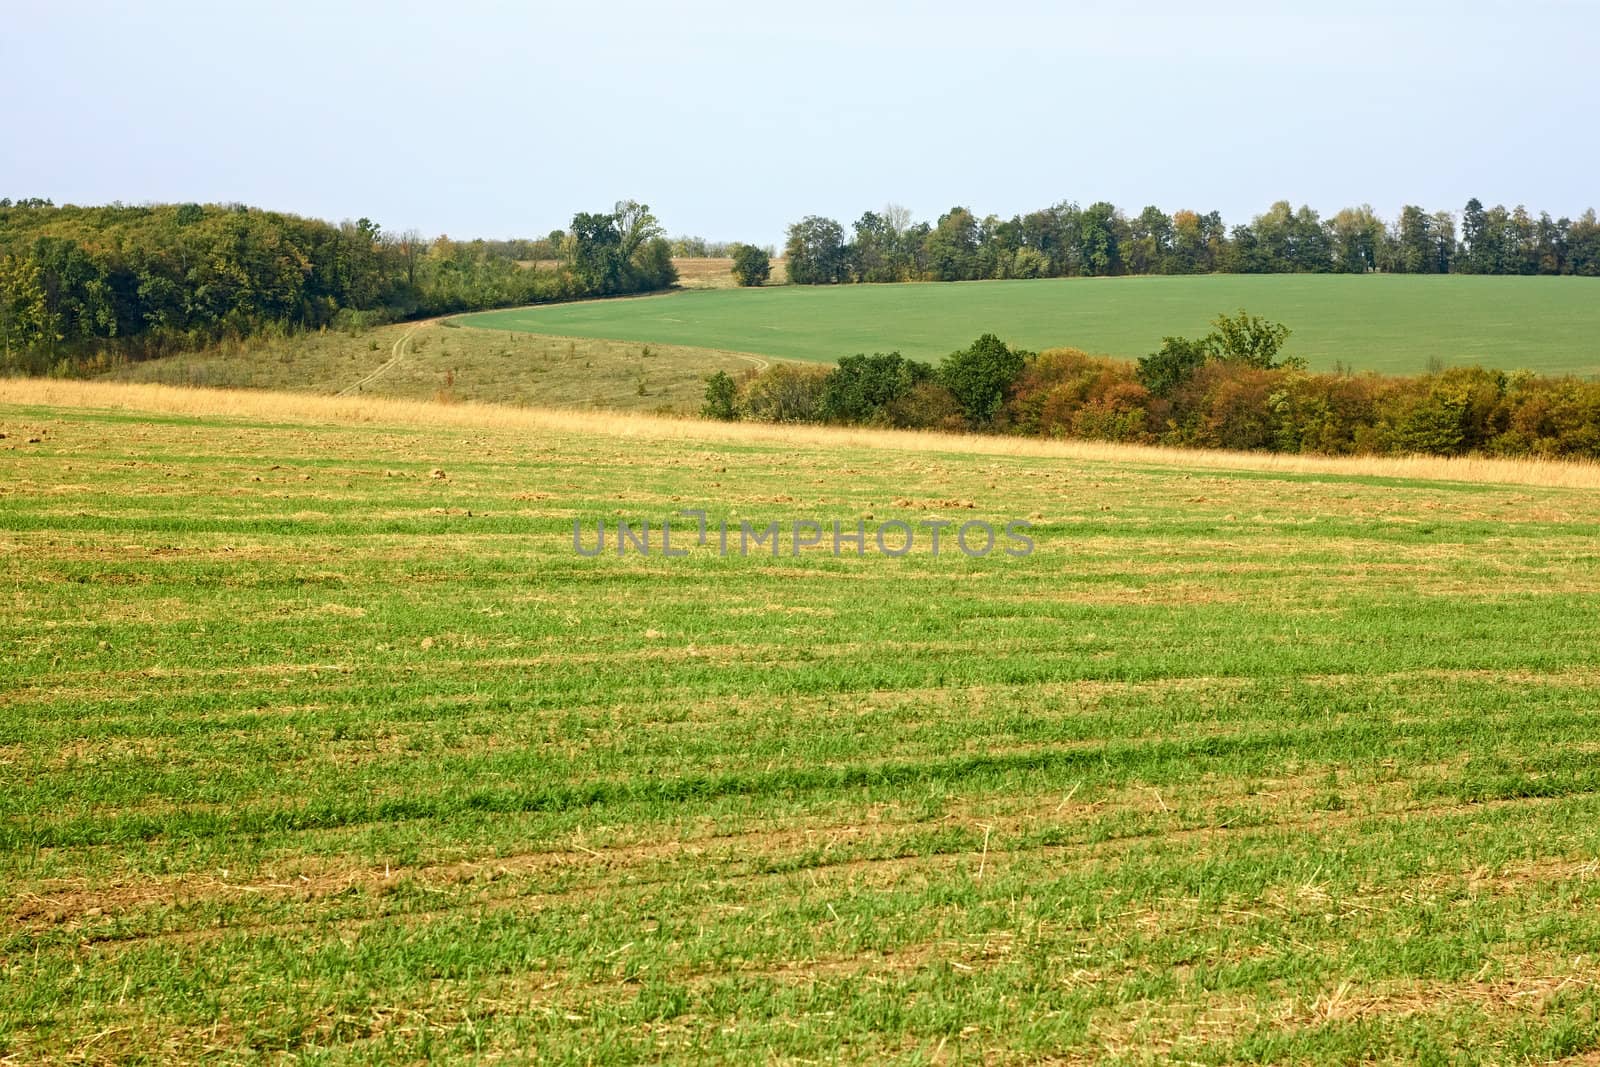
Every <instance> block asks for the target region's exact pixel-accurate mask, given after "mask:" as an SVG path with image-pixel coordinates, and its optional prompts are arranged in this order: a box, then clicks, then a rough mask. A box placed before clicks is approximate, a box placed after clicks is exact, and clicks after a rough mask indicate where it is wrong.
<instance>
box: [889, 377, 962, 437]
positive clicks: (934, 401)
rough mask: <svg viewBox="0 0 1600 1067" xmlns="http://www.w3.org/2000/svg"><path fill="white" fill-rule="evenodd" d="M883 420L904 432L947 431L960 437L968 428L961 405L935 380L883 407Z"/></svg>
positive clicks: (922, 383) (907, 392) (925, 382)
mask: <svg viewBox="0 0 1600 1067" xmlns="http://www.w3.org/2000/svg"><path fill="white" fill-rule="evenodd" d="M880 420H881V421H882V423H883V424H884V425H886V426H892V427H894V428H895V429H900V430H943V431H946V432H949V433H956V432H959V431H960V430H963V429H965V428H966V420H965V419H964V418H963V417H962V414H961V405H960V404H957V403H956V398H955V397H954V396H952V395H951V393H950V390H948V389H946V388H945V387H944V386H942V385H940V384H939V383H938V382H936V381H934V380H932V379H931V378H930V379H928V380H927V381H922V382H918V383H917V384H916V385H913V386H912V387H911V388H910V389H908V390H906V391H905V392H904V393H902V394H901V395H899V396H897V397H895V398H894V399H893V400H891V401H890V402H889V403H887V404H885V405H884V406H883V409H882V411H881V414H880Z"/></svg>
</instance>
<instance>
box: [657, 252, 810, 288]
mask: <svg viewBox="0 0 1600 1067" xmlns="http://www.w3.org/2000/svg"><path fill="white" fill-rule="evenodd" d="M672 265H673V266H674V267H677V268H678V284H679V285H680V286H682V287H683V288H685V289H733V288H736V287H737V285H738V283H737V282H736V281H734V277H733V260H732V259H728V258H716V257H686V256H677V257H675V258H674V259H673V260H672ZM788 279H789V275H788V270H787V265H786V264H785V262H784V260H783V258H782V257H781V256H780V257H778V258H777V259H774V260H773V261H772V277H771V278H770V279H768V281H767V284H768V285H782V284H784V282H786V281H788Z"/></svg>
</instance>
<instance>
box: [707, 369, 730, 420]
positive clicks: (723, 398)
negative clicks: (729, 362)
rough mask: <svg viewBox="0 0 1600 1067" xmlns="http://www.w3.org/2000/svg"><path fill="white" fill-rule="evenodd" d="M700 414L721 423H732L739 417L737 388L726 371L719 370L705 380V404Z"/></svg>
mask: <svg viewBox="0 0 1600 1067" xmlns="http://www.w3.org/2000/svg"><path fill="white" fill-rule="evenodd" d="M700 414H701V415H703V416H704V417H706V418H708V419H721V420H722V421H723V422H733V421H734V420H735V419H737V418H738V417H739V408H738V386H737V385H735V384H734V381H733V379H732V378H731V377H729V376H728V372H727V371H720V370H719V371H717V373H715V374H713V375H712V376H711V377H709V378H707V379H706V403H705V406H704V407H703V408H701V409H700Z"/></svg>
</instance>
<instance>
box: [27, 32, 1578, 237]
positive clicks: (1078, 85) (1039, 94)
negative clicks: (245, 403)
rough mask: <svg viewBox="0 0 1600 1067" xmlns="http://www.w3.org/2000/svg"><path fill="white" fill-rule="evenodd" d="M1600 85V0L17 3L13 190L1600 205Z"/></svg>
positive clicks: (484, 224)
mask: <svg viewBox="0 0 1600 1067" xmlns="http://www.w3.org/2000/svg"><path fill="white" fill-rule="evenodd" d="M1200 8H1208V9H1209V10H1208V11H1205V12H1202V11H1200V10H1199V9H1200ZM1597 70H1600V4H1597V3H1595V2H1590V0H1518V2H1514V3H1512V2H1504V0H1458V2H1455V3H1446V2H1437V3H1435V2H1427V3H1405V2H1398V0H1397V2H1387V3H1384V2H1375V0H1349V2H1342V3H1329V4H1323V5H1315V6H1314V5H1290V4H1267V3H1241V2H1235V3H1228V4H1196V3H1178V2H1159V3H1158V2H1149V3H1121V4H1116V3H1095V2H1081V3H1058V4H1049V3H1011V2H1005V0H995V2H987V3H976V4H975V3H963V4H955V3H921V4H872V3H867V2H857V3H835V2H823V3H809V2H801V3H793V4H786V5H782V6H781V7H780V6H777V5H771V4H759V3H749V2H746V3H706V4H699V3H688V2H685V3H680V4H673V3H666V2H657V3H650V4H644V3H616V4H603V5H596V6H592V7H586V6H584V5H581V4H577V3H566V4H561V5H546V4H531V5H529V4H524V5H512V4H504V5H500V4H489V3H480V2H476V0H464V2H457V3H439V2H437V0H435V2H431V3H427V4H378V3H351V4H341V3H337V2H331V0H330V2H325V3H317V4H308V3H299V2H288V3H276V4H271V5H267V4H252V3H249V2H245V3H240V4H237V5H236V4H227V3H215V2H209V3H192V4H191V3H169V2H163V0H151V2H149V3H147V4H142V5H134V4H101V3H72V2H70V0H61V2H55V3H39V2H35V0H20V2H19V0H9V2H8V3H7V4H6V6H5V12H4V18H3V19H0V99H4V100H6V101H7V102H8V104H9V106H8V107H7V108H6V119H5V126H4V135H3V137H0V196H12V197H19V196H48V197H51V198H53V199H54V200H55V201H56V202H57V203H63V202H76V203H98V202H104V201H109V200H123V201H126V202H141V201H148V200H159V201H183V200H201V201H232V200H240V201H245V202H248V203H252V204H259V205H262V206H265V207H273V208H279V209H283V210H289V211H296V212H300V213H304V214H309V215H316V216H320V217H325V218H330V219H335V220H338V219H341V218H353V217H356V216H359V215H368V216H370V217H372V218H373V219H375V220H377V221H378V222H379V223H380V224H382V225H383V226H385V227H388V228H392V229H403V228H406V227H412V226H414V227H417V228H419V229H421V230H423V231H424V232H426V233H429V234H437V233H448V234H450V235H451V236H452V237H472V236H513V235H537V234H542V233H544V232H547V231H548V230H550V229H552V228H554V227H559V226H565V225H566V224H567V222H568V221H569V220H570V218H571V216H572V214H573V212H574V211H578V210H600V209H604V208H607V207H609V205H610V204H611V203H612V202H613V201H615V200H617V199H619V198H622V197H633V198H637V199H640V200H643V201H645V202H647V203H649V204H650V205H651V206H652V207H653V208H654V209H655V212H656V214H657V215H658V216H659V217H660V218H661V220H662V222H663V223H664V224H665V225H666V227H667V228H668V230H669V231H671V232H673V233H694V234H699V235H702V236H705V237H709V238H714V239H744V240H755V241H760V242H763V243H768V242H773V243H775V242H778V241H779V240H781V236H782V233H783V230H784V227H785V226H786V225H787V224H788V223H790V222H792V221H794V220H795V219H798V218H799V217H801V216H802V215H806V214H826V215H832V216H834V217H836V218H838V219H839V220H840V221H841V222H845V223H846V224H848V223H849V221H850V220H852V219H854V218H855V217H856V216H858V215H859V214H860V213H861V212H862V211H863V210H865V209H868V208H877V207H879V206H881V205H882V204H883V203H884V202H886V201H890V200H892V201H895V202H898V203H901V204H904V205H906V206H907V207H909V208H911V209H912V210H913V212H914V213H916V215H917V216H918V217H926V218H932V217H933V216H936V215H937V214H939V213H940V212H942V211H944V210H946V209H947V208H949V207H950V206H951V205H953V204H964V205H970V206H971V207H972V208H973V209H974V210H976V211H977V212H979V213H980V214H984V213H988V212H994V213H997V214H1001V215H1010V214H1013V213H1016V212H1019V211H1027V210H1031V209H1034V208H1038V207H1043V206H1046V205H1048V204H1051V203H1054V202H1056V201H1059V200H1063V199H1072V200H1077V201H1079V202H1080V203H1084V204H1087V203H1090V202H1092V201H1095V200H1100V199H1106V200H1111V201H1112V202H1114V203H1116V204H1117V205H1119V206H1121V207H1122V208H1124V209H1125V210H1128V211H1130V212H1136V211H1138V210H1139V208H1141V207H1143V206H1144V205H1145V204H1147V203H1155V204H1159V205H1160V206H1162V207H1163V208H1165V209H1167V210H1169V211H1171V210H1173V209H1176V208H1180V207H1191V208H1195V209H1198V210H1201V211H1204V210H1209V209H1212V208H1215V209H1218V210H1221V211H1222V212H1223V215H1224V217H1226V218H1227V219H1228V220H1229V221H1230V222H1239V221H1244V220H1245V219H1247V218H1248V217H1249V216H1250V215H1253V214H1256V213H1258V212H1260V211H1262V210H1264V209H1265V208H1266V207H1267V205H1268V204H1269V203H1270V202H1271V201H1273V200H1276V199H1280V198H1288V199H1292V200H1293V201H1295V202H1296V203H1297V204H1298V203H1300V202H1302V201H1304V202H1308V203H1310V204H1311V205H1312V206H1314V207H1316V208H1318V209H1319V210H1321V211H1323V212H1325V213H1331V212H1332V211H1334V210H1337V209H1338V208H1339V207H1342V206H1345V205H1348V204H1355V203H1361V202H1370V203H1371V204H1372V205H1373V206H1374V207H1375V208H1377V209H1378V210H1379V211H1380V212H1382V213H1383V214H1384V215H1385V216H1389V217H1392V216H1393V215H1394V214H1395V213H1396V212H1397V211H1398V209H1399V207H1400V205H1401V204H1403V203H1406V202H1416V203H1420V204H1422V205H1424V206H1425V207H1427V208H1428V209H1430V210H1437V209H1440V208H1448V209H1451V210H1456V211H1459V210H1460V207H1461V205H1462V204H1463V203H1465V201H1466V200H1467V198H1468V197H1469V196H1473V195H1476V196H1478V197H1480V198H1481V199H1483V200H1484V201H1485V202H1487V203H1494V202H1497V201H1504V202H1505V203H1507V204H1515V203H1525V204H1527V205H1528V207H1529V208H1530V209H1533V210H1535V211H1537V210H1540V209H1545V210H1549V211H1551V212H1552V213H1553V214H1557V215H1559V214H1576V213H1578V212H1579V211H1581V210H1583V209H1584V208H1586V207H1589V206H1591V205H1595V206H1600V181H1597V177H1600V136H1597V131H1596V104H1597V102H1600V75H1597V73H1596V71H1597Z"/></svg>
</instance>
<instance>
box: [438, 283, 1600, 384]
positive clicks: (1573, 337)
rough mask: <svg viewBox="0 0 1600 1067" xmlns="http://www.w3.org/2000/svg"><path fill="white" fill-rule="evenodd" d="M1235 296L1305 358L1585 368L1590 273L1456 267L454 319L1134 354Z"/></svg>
mask: <svg viewBox="0 0 1600 1067" xmlns="http://www.w3.org/2000/svg"><path fill="white" fill-rule="evenodd" d="M1239 308H1246V309H1248V310H1249V311H1251V312H1253V313H1254V314H1257V315H1262V316H1265V317H1267V318H1270V319H1274V320H1276V321H1279V322H1283V323H1286V324H1287V325H1289V326H1290V327H1291V328H1292V329H1293V330H1294V336H1293V339H1292V341H1291V344H1290V348H1291V349H1292V350H1293V352H1294V353H1295V354H1298V355H1302V356H1304V357H1306V358H1307V359H1308V360H1309V361H1310V363H1311V366H1312V368H1313V369H1316V370H1333V369H1334V368H1335V367H1336V366H1338V365H1341V364H1342V365H1343V366H1345V367H1348V368H1351V369H1354V370H1375V371H1382V372H1385V373H1393V374H1416V373H1421V372H1422V371H1423V370H1424V369H1426V368H1427V366H1428V365H1429V363H1430V361H1433V360H1438V361H1440V362H1443V363H1445V364H1454V363H1462V362H1474V363H1480V364H1484V365H1487V366H1492V367H1496V368H1499V369H1502V370H1516V369H1528V370H1537V371H1542V372H1545V373H1552V374H1557V373H1572V374H1582V375H1590V374H1595V373H1600V283H1597V282H1596V280H1595V279H1592V278H1537V277H1535V278H1522V277H1476V276H1463V275H1448V276H1406V275H1370V276H1355V275H1295V274H1276V275H1205V276H1200V277H1149V278H1056V279H1035V280H1030V281H1000V282H953V283H920V284H907V285H847V286H782V287H766V288H762V289H758V290H727V291H716V292H685V293H680V294H677V295H673V296H666V297H647V298H641V299H634V300H608V301H590V302H587V303H580V304H568V305H561V306H551V307H540V308H528V309H520V310H512V311H497V312H487V313H482V314H476V315H468V316H464V317H463V318H462V319H461V320H460V321H461V322H462V323H463V324H464V325H472V326H479V327H484V328H489V329H498V330H523V331H529V332H533V333H547V334H559V335H563V336H572V337H595V338H601V337H603V338H614V339H620V340H627V341H637V342H649V343H653V344H679V345H689V346H697V347H708V348H719V349H727V350H731V351H738V352H753V353H756V354H759V355H764V356H770V357H781V358H785V359H800V360H815V361H819V362H832V361H833V360H836V359H838V358H839V357H840V356H845V355H850V354H852V353H856V352H874V351H891V350H895V351H899V352H900V353H901V354H902V355H906V356H909V357H913V358H917V359H922V360H933V361H936V360H937V359H938V358H939V357H941V356H943V355H945V354H946V353H948V352H951V351H954V350H955V349H957V348H959V347H961V346H962V345H964V344H967V343H969V342H970V341H971V340H972V339H973V338H974V337H977V336H978V335H979V334H982V333H996V334H999V335H1000V336H1002V337H1003V338H1005V339H1006V340H1007V341H1010V342H1012V343H1014V344H1019V345H1022V346H1024V347H1029V348H1034V349H1041V348H1049V347H1055V346H1071V347H1075V348H1081V349H1084V350H1085V351H1089V352H1093V353H1105V354H1110V355H1116V356H1123V357H1127V358H1134V357H1137V356H1141V355H1144V354H1146V353H1148V352H1151V351H1153V350H1154V349H1155V348H1157V347H1158V346H1159V345H1160V342H1161V338H1162V337H1164V336H1167V335H1182V336H1197V335H1200V334H1203V333H1204V332H1205V330H1206V325H1207V323H1208V322H1210V320H1211V319H1212V318H1214V317H1215V316H1216V315H1217V314H1219V313H1222V312H1232V311H1235V310H1237V309H1239Z"/></svg>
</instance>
